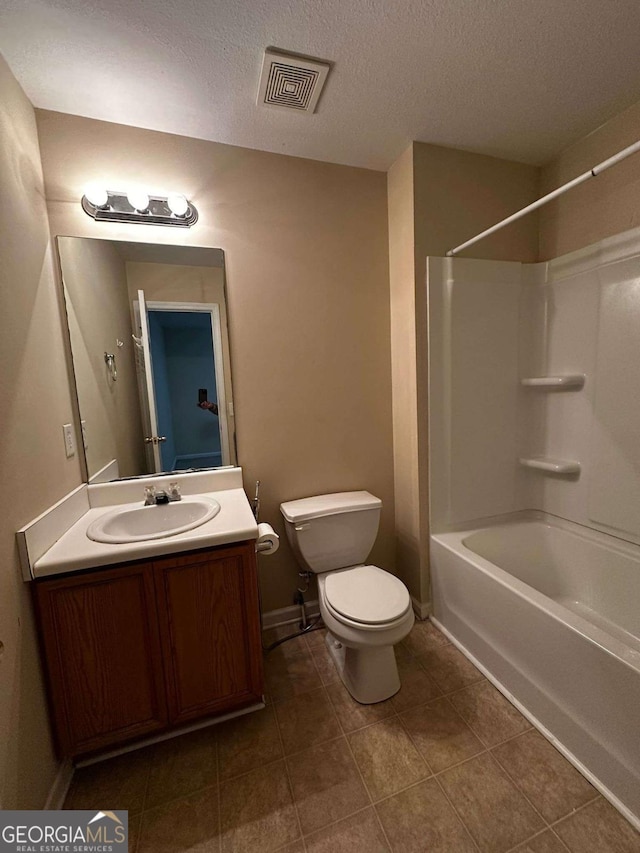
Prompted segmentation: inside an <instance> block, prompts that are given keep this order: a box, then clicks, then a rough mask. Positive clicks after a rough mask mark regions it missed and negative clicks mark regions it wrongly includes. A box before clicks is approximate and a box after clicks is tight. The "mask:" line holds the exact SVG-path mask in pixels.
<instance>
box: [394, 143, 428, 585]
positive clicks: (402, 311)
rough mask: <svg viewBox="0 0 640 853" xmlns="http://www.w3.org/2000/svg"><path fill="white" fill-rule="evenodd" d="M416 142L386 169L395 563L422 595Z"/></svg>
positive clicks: (404, 577)
mask: <svg viewBox="0 0 640 853" xmlns="http://www.w3.org/2000/svg"><path fill="white" fill-rule="evenodd" d="M413 180H414V169H413V146H409V148H407V149H406V151H405V152H404V153H403V154H402V155H401V156H400V157H399V158H398V159H397V160H396V162H395V163H394V164H393V166H392V167H391V169H390V170H389V172H388V175H387V193H388V209H389V279H390V288H391V290H390V292H391V300H390V301H391V372H392V386H393V462H394V482H395V524H396V566H397V571H398V574H399V576H400V577H401V578H402V580H403V581H404V582H405V583H406V584H407V586H408V588H409V591H410V592H411V595H412V596H413V597H414V598H415V599H416V600H417V601H422V600H423V596H422V590H421V575H422V570H421V561H422V560H423V551H422V548H421V545H420V540H421V533H420V531H421V526H422V519H423V516H424V508H423V507H422V506H421V503H420V492H419V477H418V475H417V471H416V459H417V458H418V449H419V448H418V411H417V396H416V383H417V376H416V323H415V305H416V268H415V254H414V248H415V212H414V200H413Z"/></svg>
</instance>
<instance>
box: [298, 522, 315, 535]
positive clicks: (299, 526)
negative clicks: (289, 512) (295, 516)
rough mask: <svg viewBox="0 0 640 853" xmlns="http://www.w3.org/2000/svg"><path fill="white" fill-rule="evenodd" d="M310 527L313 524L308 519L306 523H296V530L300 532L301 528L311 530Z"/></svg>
mask: <svg viewBox="0 0 640 853" xmlns="http://www.w3.org/2000/svg"><path fill="white" fill-rule="evenodd" d="M310 527H311V525H310V524H309V522H308V521H307V522H306V523H305V524H296V527H295V530H296V533H300V531H301V530H309V528H310Z"/></svg>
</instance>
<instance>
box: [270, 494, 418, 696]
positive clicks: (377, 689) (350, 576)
mask: <svg viewBox="0 0 640 853" xmlns="http://www.w3.org/2000/svg"><path fill="white" fill-rule="evenodd" d="M381 507H382V501H380V499H379V498H376V497H375V496H374V495H371V494H370V493H369V492H340V493H337V494H331V495H320V496H318V497H312V498H303V499H301V500H297V501H288V502H286V503H283V504H282V505H281V507H280V510H281V512H282V515H283V516H284V519H285V528H286V532H287V538H288V540H289V542H290V544H291V546H292V548H293V551H294V553H295V555H296V557H297V559H298V562H299V563H300V565H301V567H302V568H303V569H306V570H307V571H309V572H313V573H314V574H316V575H317V578H318V599H319V605H320V614H321V616H322V619H323V621H324V624H325V625H326V627H327V637H326V643H327V647H328V649H329V652H330V654H331V657H332V658H333V661H334V663H335V665H336V668H337V670H338V673H339V674H340V677H341V679H342V681H343V683H344V685H345V687H346V688H347V690H348V691H349V693H350V694H351V695H352V696H353V698H354V699H356V700H357V701H358V702H360V703H362V704H367V705H368V704H372V703H374V702H382V701H383V700H385V699H388V698H389V697H390V696H393V695H394V693H397V692H398V690H399V689H400V677H399V675H398V667H397V665H396V659H395V653H394V650H393V646H394V645H395V644H396V643H398V642H400V640H402V639H403V638H404V637H406V636H407V634H408V633H409V631H410V630H411V628H412V627H413V623H414V615H413V609H412V606H411V598H410V596H409V591H408V590H407V588H406V586H405V585H404V584H403V583H402V581H401V580H399V579H398V578H396V577H395V576H394V575H392V574H390V573H389V572H386V571H384V570H383V569H380V568H378V566H373V565H367V564H365V563H364V559H365V558H366V557H367V555H368V554H369V552H370V550H371V548H372V547H373V543H374V541H375V538H376V534H377V531H378V524H379V519H380V510H381Z"/></svg>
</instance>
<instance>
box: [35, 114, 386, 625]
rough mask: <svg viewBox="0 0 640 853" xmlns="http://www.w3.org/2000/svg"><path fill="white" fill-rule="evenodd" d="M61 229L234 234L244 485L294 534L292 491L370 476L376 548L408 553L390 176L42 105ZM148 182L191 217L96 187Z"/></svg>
mask: <svg viewBox="0 0 640 853" xmlns="http://www.w3.org/2000/svg"><path fill="white" fill-rule="evenodd" d="M38 127H39V134H40V145H41V150H42V158H43V168H44V173H45V180H46V195H47V199H48V209H49V215H50V220H51V229H52V233H54V234H69V235H79V236H100V237H103V238H120V239H127V240H140V241H143V242H156V241H158V242H164V243H182V244H190V245H195V246H215V247H220V248H222V249H224V251H225V260H226V265H227V286H228V290H227V297H228V309H229V326H230V339H231V361H232V369H233V384H234V399H235V410H236V418H237V424H236V432H237V440H238V455H239V462H240V464H241V465H242V466H243V469H244V474H245V485H246V487H247V489H248V490H250V491H251V490H252V487H253V486H252V484H253V483H254V482H255V480H257V479H260V480H261V481H262V495H263V503H262V508H263V512H262V519H263V520H265V521H269V522H271V523H272V524H273V525H274V526H275V527H276V529H277V530H278V531H279V532H280V534H281V535H282V537H283V540H284V529H283V525H282V523H281V517H280V513H279V511H278V506H279V504H280V502H281V501H283V500H287V499H290V498H299V497H304V496H306V495H312V494H321V493H323V492H330V491H341V490H344V489H368V490H369V491H371V492H373V493H374V494H376V495H378V496H379V497H380V498H382V500H383V501H384V510H383V517H382V523H381V528H380V533H379V535H378V541H377V544H376V548H375V549H374V552H373V553H372V559H373V560H374V561H376V562H378V564H379V565H381V566H383V567H386V568H393V566H394V530H393V528H394V521H393V459H392V423H391V368H390V364H391V359H390V340H389V285H388V239H387V205H386V179H385V175H384V174H382V173H378V172H371V171H368V170H365V169H355V168H350V167H344V166H336V165H332V164H327V163H319V162H315V161H311V160H302V159H298V158H292V157H286V156H282V155H277V154H267V153H263V152H260V151H252V150H249V149H243V148H235V147H232V146H227V145H219V144H216V143H212V142H204V141H199V140H194V139H187V138H183V137H178V136H171V135H168V134H161V133H154V132H151V131H145V130H139V129H134V128H128V127H123V126H119V125H115V124H107V123H102V122H96V121H92V120H89V119H83V118H77V117H72V116H67V115H62V114H59V113H50V112H39V113H38ZM96 180H102V181H104V182H105V183H106V184H107V185H108V186H109V187H113V188H116V189H117V188H121V187H127V186H128V185H129V184H130V183H131V182H139V183H140V184H142V185H143V186H146V187H147V188H148V189H149V190H151V191H162V190H163V189H164V190H165V191H168V190H171V189H175V190H177V191H181V192H184V193H186V194H187V196H188V197H189V198H191V199H192V200H193V201H194V202H195V204H196V205H197V207H198V210H199V212H200V219H199V221H198V223H197V225H196V226H194V227H193V228H192V229H178V228H176V229H169V228H158V227H153V226H132V225H130V226H127V227H117V226H113V225H109V224H105V223H96V222H94V221H93V220H92V219H90V218H89V217H88V216H87V215H86V214H85V213H84V212H83V211H82V209H81V207H80V204H79V199H80V197H81V195H82V191H83V187H84V186H85V185H86V184H87V183H89V182H91V181H96ZM261 566H262V569H261V574H262V596H263V599H262V600H263V607H264V609H265V610H270V609H272V608H276V607H282V606H287V605H289V604H290V603H291V599H292V595H293V592H294V590H295V587H296V586H297V584H298V577H297V566H296V563H295V560H294V558H293V555H292V553H291V551H290V549H289V546H288V544H287V543H286V541H283V543H282V547H281V548H280V551H279V552H278V553H277V554H275V555H274V556H273V557H270V558H268V559H267V558H265V559H263V560H261Z"/></svg>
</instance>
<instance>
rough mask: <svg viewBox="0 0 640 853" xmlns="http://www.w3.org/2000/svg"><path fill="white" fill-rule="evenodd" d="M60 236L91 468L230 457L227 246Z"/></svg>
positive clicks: (102, 477) (195, 464) (205, 463)
mask: <svg viewBox="0 0 640 853" xmlns="http://www.w3.org/2000/svg"><path fill="white" fill-rule="evenodd" d="M57 244H58V253H59V257H60V265H61V270H62V282H63V291H64V302H65V307H66V313H67V323H68V330H69V341H70V350H71V355H72V360H73V374H74V378H75V389H74V390H75V394H76V398H77V402H78V411H79V420H80V423H81V426H82V442H78V443H79V444H80V445H81V449H82V445H84V462H85V473H86V480H87V481H88V482H102V481H106V480H113V479H117V478H122V477H135V476H140V475H144V474H152V473H161V472H167V471H174V472H179V471H187V470H194V469H201V468H214V467H218V466H221V465H235V464H237V459H236V453H235V423H234V417H233V393H232V387H231V365H230V358H229V336H228V323H227V308H226V299H225V272H224V254H223V252H222V250H220V249H203V248H191V247H180V246H161V245H156V244H146V243H128V242H124V241H118V240H96V239H88V238H79V237H58V238H57Z"/></svg>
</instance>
